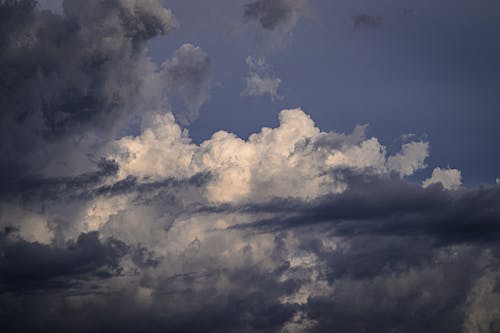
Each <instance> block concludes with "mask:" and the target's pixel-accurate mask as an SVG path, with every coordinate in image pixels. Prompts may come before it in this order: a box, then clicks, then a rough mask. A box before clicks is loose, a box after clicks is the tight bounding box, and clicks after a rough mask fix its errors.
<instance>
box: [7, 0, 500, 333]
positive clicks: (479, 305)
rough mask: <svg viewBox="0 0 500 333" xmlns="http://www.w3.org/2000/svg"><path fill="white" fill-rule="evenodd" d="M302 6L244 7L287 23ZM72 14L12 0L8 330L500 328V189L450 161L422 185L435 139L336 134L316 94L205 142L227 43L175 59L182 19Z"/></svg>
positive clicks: (90, 8)
mask: <svg viewBox="0 0 500 333" xmlns="http://www.w3.org/2000/svg"><path fill="white" fill-rule="evenodd" d="M301 3H302V2H298V1H276V2H274V1H254V2H252V3H250V4H248V5H249V6H247V7H245V8H247V10H248V11H249V12H248V14H247V15H248V19H251V20H256V21H258V22H259V24H260V25H261V28H262V29H263V30H266V31H267V32H269V31H273V32H275V31H277V32H280V31H281V32H282V31H289V30H287V29H289V28H290V27H292V26H293V25H294V24H295V22H296V20H297V19H298V17H299V16H300V15H302V14H301V13H302V9H300V8H301V7H300V6H299V5H300V4H301ZM252 4H253V5H252ZM269 4H272V6H271V5H269ZM250 5H252V6H250ZM266 6H270V7H266ZM273 6H276V7H273ZM63 11H64V12H63V13H61V14H60V15H56V14H53V13H51V12H41V11H39V10H38V9H36V7H35V6H34V2H32V1H28V0H19V1H7V2H5V1H4V2H2V3H0V17H2V18H3V19H1V20H0V46H1V47H2V50H4V52H2V53H1V55H0V71H1V73H2V76H3V77H4V80H2V83H0V99H1V102H2V103H1V104H0V105H1V106H0V110H1V111H2V113H1V116H0V117H1V118H2V119H1V120H2V123H1V125H0V129H1V133H0V137H1V139H2V140H0V142H1V146H0V147H1V153H2V157H3V158H2V162H1V163H0V185H1V186H0V188H1V190H0V319H1V322H2V325H3V326H2V328H3V329H4V330H5V331H13V332H15V331H21V332H23V331H24V332H25V331H75V330H76V331H84V332H86V331H88V332H95V331H106V332H107V331H124V332H129V331H130V332H132V331H135V332H137V331H147V332H155V331H158V332H200V331H203V332H256V333H257V332H259V333H263V332H264V333H266V332H330V331H340V332H360V331H377V332H391V331H392V332H394V331H405V332H422V331H424V330H425V331H430V332H433V331H434V332H457V331H464V332H481V331H484V332H487V331H488V330H489V331H492V330H493V331H495V330H497V328H498V327H499V325H500V322H499V320H498V312H499V311H500V301H499V299H500V293H499V288H498V286H497V284H498V279H499V277H500V262H499V258H500V247H499V246H498V244H497V243H498V241H497V240H498V237H499V236H500V227H499V226H500V224H499V222H498V221H500V216H499V209H498V203H499V202H500V187H499V186H498V185H496V184H495V185H484V186H481V187H471V188H469V187H465V186H460V184H461V177H460V176H461V175H460V172H459V171H458V170H455V169H439V168H435V169H434V171H433V174H432V176H431V177H430V178H429V179H427V180H425V181H424V183H423V184H422V183H421V180H419V179H418V178H419V174H418V172H419V171H420V170H422V169H424V168H426V167H427V164H430V163H431V162H429V161H428V157H429V145H430V144H429V143H428V142H426V141H422V140H416V141H413V142H407V143H405V144H403V145H402V146H401V147H400V150H399V151H398V152H395V153H388V149H387V147H386V146H385V145H384V143H383V141H381V140H379V139H378V138H376V137H373V136H370V135H369V132H368V129H367V126H366V125H361V126H356V127H355V128H354V129H353V130H352V132H351V133H338V132H335V131H330V132H326V131H324V130H321V129H320V128H319V126H318V125H317V124H316V123H315V122H314V121H313V119H311V117H310V116H309V115H308V114H306V113H305V112H304V111H303V110H301V109H299V108H296V109H287V110H283V111H281V112H280V113H279V123H278V125H276V126H275V127H273V128H269V127H263V128H261V129H259V130H257V131H256V132H255V133H253V134H251V135H249V136H248V137H247V138H241V137H238V136H237V135H236V134H233V133H230V132H227V131H217V132H215V133H214V134H213V135H212V136H211V137H210V138H208V139H207V140H205V141H203V142H201V143H194V142H193V141H192V140H191V138H190V136H189V133H188V131H187V130H186V129H183V128H182V127H181V126H180V125H179V124H178V120H179V118H180V115H185V117H186V120H192V119H193V118H192V117H194V115H195V111H196V112H197V111H198V110H199V108H200V106H201V104H203V103H204V102H206V100H207V98H208V96H209V87H210V84H209V82H210V68H211V60H210V58H209V57H208V55H207V54H206V53H205V52H204V51H202V50H201V49H199V48H198V47H196V46H193V45H191V44H184V45H182V46H181V47H180V48H179V49H178V50H177V51H175V52H174V54H173V56H172V58H171V59H170V60H167V61H166V62H165V63H164V65H163V66H162V67H161V68H159V67H157V66H156V65H155V64H153V63H152V62H151V61H150V60H149V59H148V57H147V53H146V48H145V46H146V43H147V41H148V40H150V39H151V38H153V37H155V36H157V35H160V34H165V33H168V32H169V31H171V30H172V29H173V28H175V27H176V25H177V23H176V21H175V19H174V17H173V14H172V13H171V12H170V11H169V10H168V9H166V8H164V7H163V6H161V3H160V2H159V1H152V0H151V1H149V0H105V1H97V0H96V1H86V2H82V1H76V0H72V1H70V0H66V1H64V2H63ZM290 11H291V12H290ZM280 13H281V14H280ZM283 13H284V14H283ZM266 15H267V16H266ZM264 25H265V26H264ZM247 64H248V66H249V71H250V74H249V76H251V73H257V74H258V75H259V77H260V78H266V77H269V78H273V77H274V76H273V75H270V74H269V75H267V76H266V75H265V74H266V73H269V71H270V68H269V66H268V65H267V64H266V62H265V61H264V60H261V59H260V58H249V59H248V61H247ZM270 94H271V96H272V93H270ZM275 94H277V88H276V90H275ZM170 108H172V110H170ZM179 108H180V109H179ZM170 111H171V112H170ZM189 117H191V118H189ZM176 118H177V119H176ZM135 121H137V123H138V125H137V128H134V130H133V131H132V130H130V129H129V126H131V125H134V124H135V123H134V122H135ZM406 139H411V138H410V137H408V138H406ZM449 189H453V190H449Z"/></svg>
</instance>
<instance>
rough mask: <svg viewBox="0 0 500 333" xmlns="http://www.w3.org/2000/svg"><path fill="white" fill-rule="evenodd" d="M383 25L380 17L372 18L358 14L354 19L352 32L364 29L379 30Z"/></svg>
mask: <svg viewBox="0 0 500 333" xmlns="http://www.w3.org/2000/svg"><path fill="white" fill-rule="evenodd" d="M382 24H383V20H382V18H380V17H376V16H371V15H368V14H357V15H354V16H353V17H352V30H353V31H358V30H359V29H361V28H363V27H368V28H379V27H381V26H382Z"/></svg>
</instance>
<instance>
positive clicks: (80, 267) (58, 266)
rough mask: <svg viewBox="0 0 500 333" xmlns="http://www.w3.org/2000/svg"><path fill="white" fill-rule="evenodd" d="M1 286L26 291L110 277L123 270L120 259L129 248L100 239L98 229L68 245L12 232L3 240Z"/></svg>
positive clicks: (7, 289)
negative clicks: (22, 237)
mask: <svg viewBox="0 0 500 333" xmlns="http://www.w3.org/2000/svg"><path fill="white" fill-rule="evenodd" d="M0 242H1V243H0V253H1V256H0V273H1V274H0V276H1V277H0V288H1V291H2V292H6V291H11V290H12V288H15V289H18V290H21V291H22V290H24V291H26V290H27V289H32V288H37V289H44V288H47V287H51V286H57V287H59V288H60V287H65V286H66V285H67V284H68V283H70V282H72V281H74V280H73V279H74V278H77V277H79V278H80V279H81V278H84V277H85V276H87V275H89V274H90V275H93V276H95V277H100V278H104V277H109V276H111V275H114V274H118V273H119V272H120V267H119V259H120V257H122V256H123V255H125V253H126V252H127V251H128V249H127V246H126V245H125V244H124V243H123V242H120V241H118V240H114V239H106V240H103V241H101V240H100V239H99V234H98V233H97V232H90V233H85V234H81V235H80V236H78V238H77V239H76V241H74V242H72V241H70V242H68V243H67V244H66V246H65V247H63V248H60V247H53V246H50V245H45V244H40V243H37V242H27V241H25V240H23V239H18V238H16V237H15V236H12V235H4V236H2V239H1V240H0Z"/></svg>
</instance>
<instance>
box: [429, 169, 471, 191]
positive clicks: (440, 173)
mask: <svg viewBox="0 0 500 333" xmlns="http://www.w3.org/2000/svg"><path fill="white" fill-rule="evenodd" d="M438 183H439V184H441V185H442V186H443V187H444V188H445V189H447V190H456V189H457V188H459V187H460V185H462V174H461V172H460V170H457V169H441V168H435V169H434V170H432V176H431V177H430V178H427V179H426V180H424V182H423V183H422V186H424V187H427V186H429V185H431V184H438Z"/></svg>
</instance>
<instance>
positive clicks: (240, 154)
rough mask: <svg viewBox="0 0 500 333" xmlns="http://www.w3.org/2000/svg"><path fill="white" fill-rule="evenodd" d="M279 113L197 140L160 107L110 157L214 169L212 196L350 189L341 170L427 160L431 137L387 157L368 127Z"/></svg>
mask: <svg viewBox="0 0 500 333" xmlns="http://www.w3.org/2000/svg"><path fill="white" fill-rule="evenodd" d="M279 118H280V124H279V126H278V127H276V128H267V127H264V128H262V129H261V131H259V132H257V133H254V134H252V135H251V136H250V137H249V138H248V140H243V139H241V138H239V137H237V136H236V135H234V134H232V133H228V132H225V131H219V132H216V133H215V134H214V135H213V136H212V137H211V138H210V139H208V140H206V141H204V142H203V143H201V144H200V145H195V144H193V143H192V142H191V141H190V139H189V137H188V134H187V132H186V131H183V130H181V128H180V127H179V126H178V125H177V124H176V123H175V120H174V118H173V117H172V115H171V114H165V115H159V116H157V117H156V118H154V119H153V122H152V124H151V126H150V128H148V129H146V130H145V131H144V132H143V133H142V134H141V135H140V136H138V137H125V138H122V139H120V140H119V141H117V142H116V143H115V145H114V148H113V149H112V150H111V151H110V154H109V156H108V157H109V158H113V159H116V160H117V161H118V163H119V164H120V172H119V177H120V178H122V179H123V178H125V177H126V176H128V175H132V176H137V177H140V178H146V177H147V178H148V179H153V180H154V179H163V178H168V177H173V178H186V177H190V176H193V175H195V174H197V173H203V172H208V173H210V174H212V176H213V179H212V180H211V181H210V183H209V184H208V185H207V186H206V188H205V195H206V198H207V199H208V200H209V201H211V202H250V201H251V202H260V201H265V200H268V199H270V198H273V197H295V198H302V199H314V198H316V197H318V196H321V195H324V194H327V193H340V192H342V191H344V190H346V189H347V187H348V184H346V183H345V181H344V180H342V179H337V178H339V177H337V175H336V173H335V170H339V169H351V170H354V171H356V172H365V173H377V174H383V173H388V172H393V171H396V172H398V173H400V174H401V175H402V176H407V175H411V174H412V173H413V172H414V171H415V170H417V169H419V168H421V167H423V166H424V165H425V164H424V160H425V158H426V157H427V154H428V150H427V148H428V144H427V143H424V142H413V143H408V144H405V145H403V147H402V151H401V152H400V153H398V154H397V155H394V156H390V157H388V158H387V157H386V148H385V147H384V146H383V145H382V144H380V142H379V141H378V140H377V139H376V138H368V139H366V138H364V129H363V128H357V129H356V130H355V132H356V133H353V134H352V135H342V134H338V133H325V132H321V130H320V129H319V128H317V127H316V125H315V123H314V122H313V121H312V120H311V118H310V117H309V116H308V115H307V114H305V113H304V112H303V111H302V110H300V109H293V110H284V111H282V112H281V113H280V116H279ZM359 131H362V132H363V133H358V132H359Z"/></svg>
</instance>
